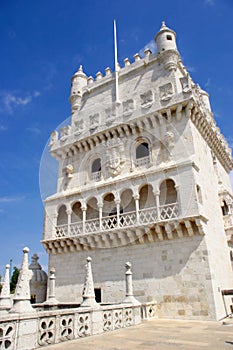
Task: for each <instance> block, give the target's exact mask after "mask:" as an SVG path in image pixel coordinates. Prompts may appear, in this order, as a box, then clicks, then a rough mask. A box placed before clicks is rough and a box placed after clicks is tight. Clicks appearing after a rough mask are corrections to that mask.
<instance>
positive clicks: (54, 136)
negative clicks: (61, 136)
mask: <svg viewBox="0 0 233 350" xmlns="http://www.w3.org/2000/svg"><path fill="white" fill-rule="evenodd" d="M57 140H58V132H57V131H52V132H51V133H50V142H49V146H52V145H53V144H54V143H55V142H56V141H57Z"/></svg>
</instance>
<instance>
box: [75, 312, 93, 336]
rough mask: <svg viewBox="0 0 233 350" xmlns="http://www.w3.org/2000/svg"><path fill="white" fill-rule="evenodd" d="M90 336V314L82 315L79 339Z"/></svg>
mask: <svg viewBox="0 0 233 350" xmlns="http://www.w3.org/2000/svg"><path fill="white" fill-rule="evenodd" d="M90 334H91V329H90V314H87V313H86V314H80V315H79V318H78V335H79V337H86V336H88V335H90Z"/></svg>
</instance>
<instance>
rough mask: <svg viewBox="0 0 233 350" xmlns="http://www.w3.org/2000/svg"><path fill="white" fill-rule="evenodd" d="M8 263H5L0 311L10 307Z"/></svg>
mask: <svg viewBox="0 0 233 350" xmlns="http://www.w3.org/2000/svg"><path fill="white" fill-rule="evenodd" d="M9 269H10V265H9V264H7V265H6V272H5V278H4V283H3V287H2V291H1V296H0V311H1V310H9V309H10V308H11V307H12V302H11V297H10V276H9Z"/></svg>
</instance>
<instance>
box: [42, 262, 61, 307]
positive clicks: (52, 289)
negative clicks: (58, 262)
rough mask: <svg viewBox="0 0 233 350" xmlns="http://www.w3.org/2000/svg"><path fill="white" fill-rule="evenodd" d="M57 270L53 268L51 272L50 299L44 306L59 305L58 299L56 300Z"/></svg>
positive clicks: (48, 298)
mask: <svg viewBox="0 0 233 350" xmlns="http://www.w3.org/2000/svg"><path fill="white" fill-rule="evenodd" d="M55 280H56V277H55V268H54V267H51V268H50V270H49V281H48V282H49V289H48V297H47V300H46V301H45V302H44V304H49V305H50V304H52V305H56V304H58V301H57V299H56V298H55Z"/></svg>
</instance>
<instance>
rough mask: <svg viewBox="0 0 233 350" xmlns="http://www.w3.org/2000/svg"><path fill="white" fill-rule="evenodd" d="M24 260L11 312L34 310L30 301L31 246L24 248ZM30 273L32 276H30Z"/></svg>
mask: <svg viewBox="0 0 233 350" xmlns="http://www.w3.org/2000/svg"><path fill="white" fill-rule="evenodd" d="M23 253H24V255H23V261H22V265H21V269H20V273H19V278H18V282H17V286H16V289H15V294H14V298H13V301H14V304H13V307H12V309H11V310H10V312H33V311H34V310H33V308H32V306H31V303H30V299H31V294H30V285H29V281H30V278H31V271H29V269H28V253H29V248H27V247H25V248H24V249H23ZM29 274H30V276H29Z"/></svg>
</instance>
